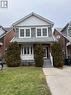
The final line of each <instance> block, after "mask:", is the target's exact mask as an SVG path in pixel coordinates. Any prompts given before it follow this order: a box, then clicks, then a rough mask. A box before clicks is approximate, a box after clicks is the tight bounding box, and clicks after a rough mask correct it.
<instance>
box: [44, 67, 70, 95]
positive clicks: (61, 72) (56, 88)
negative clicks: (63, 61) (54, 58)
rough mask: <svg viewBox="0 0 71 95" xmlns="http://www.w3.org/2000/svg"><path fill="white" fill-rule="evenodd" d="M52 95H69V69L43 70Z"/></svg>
mask: <svg viewBox="0 0 71 95" xmlns="http://www.w3.org/2000/svg"><path fill="white" fill-rule="evenodd" d="M43 72H44V74H45V76H46V80H47V83H48V86H49V88H50V90H51V93H52V95H71V67H67V66H64V68H63V69H57V68H43Z"/></svg>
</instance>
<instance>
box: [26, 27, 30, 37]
mask: <svg viewBox="0 0 71 95" xmlns="http://www.w3.org/2000/svg"><path fill="white" fill-rule="evenodd" d="M26 37H30V29H26Z"/></svg>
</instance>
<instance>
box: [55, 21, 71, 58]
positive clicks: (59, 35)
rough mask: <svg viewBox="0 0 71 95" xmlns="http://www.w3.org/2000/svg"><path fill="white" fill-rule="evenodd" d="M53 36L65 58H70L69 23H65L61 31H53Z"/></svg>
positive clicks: (70, 29) (70, 32)
mask: <svg viewBox="0 0 71 95" xmlns="http://www.w3.org/2000/svg"><path fill="white" fill-rule="evenodd" d="M54 35H55V37H56V39H58V40H59V42H60V44H61V46H62V50H63V51H64V54H65V57H67V58H68V57H71V22H69V23H67V24H66V26H65V27H64V28H63V29H61V30H59V28H56V29H54Z"/></svg>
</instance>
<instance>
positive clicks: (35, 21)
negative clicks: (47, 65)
mask: <svg viewBox="0 0 71 95" xmlns="http://www.w3.org/2000/svg"><path fill="white" fill-rule="evenodd" d="M53 25H54V23H53V22H51V21H50V20H48V19H46V18H44V17H41V16H40V15H38V14H35V13H31V14H29V15H27V16H25V17H24V18H22V19H20V20H18V21H17V22H15V23H14V24H13V28H14V30H15V32H16V35H15V37H14V39H12V42H15V41H16V42H18V44H19V45H20V46H21V54H20V57H21V60H22V61H23V62H25V61H28V62H29V61H31V62H33V61H34V46H35V44H38V43H41V44H42V45H43V47H44V59H50V53H51V44H52V43H53V42H54V38H53V35H52V27H53Z"/></svg>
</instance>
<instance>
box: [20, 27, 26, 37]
mask: <svg viewBox="0 0 71 95" xmlns="http://www.w3.org/2000/svg"><path fill="white" fill-rule="evenodd" d="M20 29H24V28H19V38H23V37H22V36H20ZM24 34H25V30H24Z"/></svg>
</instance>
